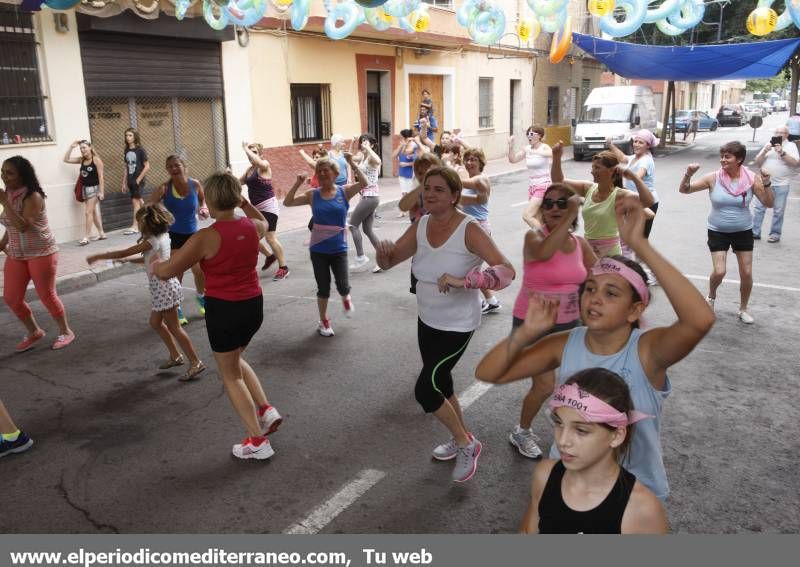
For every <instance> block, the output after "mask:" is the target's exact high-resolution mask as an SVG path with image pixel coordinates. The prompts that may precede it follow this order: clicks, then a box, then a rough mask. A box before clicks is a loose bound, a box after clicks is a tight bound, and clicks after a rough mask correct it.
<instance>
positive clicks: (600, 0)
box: [588, 0, 617, 17]
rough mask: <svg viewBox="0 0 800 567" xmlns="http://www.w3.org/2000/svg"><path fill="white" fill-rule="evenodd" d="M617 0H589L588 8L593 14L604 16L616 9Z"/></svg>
mask: <svg viewBox="0 0 800 567" xmlns="http://www.w3.org/2000/svg"><path fill="white" fill-rule="evenodd" d="M616 4H617V3H616V1H615V0H589V5H588V10H589V13H590V14H591V15H593V16H597V17H603V16H606V15H608V14H610V13H611V12H613V11H614V8H615V7H616Z"/></svg>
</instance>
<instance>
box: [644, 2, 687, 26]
mask: <svg viewBox="0 0 800 567" xmlns="http://www.w3.org/2000/svg"><path fill="white" fill-rule="evenodd" d="M645 4H647V2H645ZM680 4H681V0H664V1H663V2H662V3H661V5H660V6H659V7H657V8H649V7H648V9H647V13H646V14H645V16H644V23H646V24H654V23H656V22H657V21H658V20H663V19H665V18H666V17H667V16H669V15H670V14H672V13H673V12H674V11H675V10H676V9H679V8H680Z"/></svg>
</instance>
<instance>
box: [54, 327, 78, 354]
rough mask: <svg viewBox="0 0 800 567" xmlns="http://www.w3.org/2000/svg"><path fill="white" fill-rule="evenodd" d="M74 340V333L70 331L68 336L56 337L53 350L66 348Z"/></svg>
mask: <svg viewBox="0 0 800 567" xmlns="http://www.w3.org/2000/svg"><path fill="white" fill-rule="evenodd" d="M74 340H75V333H73V332H72V331H70V333H69V334H68V335H58V338H57V339H56V342H54V343H53V350H61V349H62V348H67V347H68V346H69V345H71V344H72V341H74Z"/></svg>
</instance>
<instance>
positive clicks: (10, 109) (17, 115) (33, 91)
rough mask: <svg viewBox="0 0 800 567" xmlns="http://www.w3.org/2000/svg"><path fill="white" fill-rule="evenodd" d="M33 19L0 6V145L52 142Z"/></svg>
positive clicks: (5, 5) (15, 10)
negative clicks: (40, 76)
mask: <svg viewBox="0 0 800 567" xmlns="http://www.w3.org/2000/svg"><path fill="white" fill-rule="evenodd" d="M45 98H46V97H45V96H44V95H43V94H42V86H41V81H40V78H39V55H38V44H37V42H36V32H35V30H34V29H33V18H32V15H31V14H30V13H26V12H22V11H20V9H19V7H18V6H13V5H9V4H0V143H2V144H8V143H22V142H41V141H47V140H50V135H49V132H48V128H47V114H46V112H45Z"/></svg>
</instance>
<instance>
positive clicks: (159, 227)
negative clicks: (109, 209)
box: [86, 203, 206, 382]
mask: <svg viewBox="0 0 800 567" xmlns="http://www.w3.org/2000/svg"><path fill="white" fill-rule="evenodd" d="M173 221H174V217H173V216H172V214H171V213H170V212H169V211H168V210H167V209H165V208H164V207H163V206H162V205H161V204H160V203H154V204H147V205H144V206H142V208H141V209H139V210H138V211H137V212H136V223H137V224H138V226H139V232H140V233H141V235H142V236H141V238H139V240H138V242H137V243H136V244H135V245H134V246H131V247H130V248H126V249H124V250H115V251H111V252H104V253H102V254H92V255H91V256H87V257H86V261H87V262H88V263H89V264H92V263H93V262H96V261H97V260H119V261H122V262H126V261H130V262H137V263H143V264H144V265H145V268H146V270H147V279H148V284H149V288H150V300H151V303H152V312H151V313H150V326H151V327H152V328H153V330H154V331H156V332H157V333H158V336H160V337H161V340H162V341H164V344H165V345H166V347H167V350H168V351H169V360H168V361H166V362H165V363H163V364H161V365H160V366H159V367H158V368H159V370H167V369H169V368H173V367H175V366H182V365H183V364H184V363H185V360H184V358H183V355H182V354H181V353H180V352H179V351H178V345H180V347H181V350H183V352H184V354H186V356H187V357H188V358H189V363H190V364H191V366H190V367H189V370H187V372H186V374H184V375H183V376H182V377H181V378H179V380H181V381H184V382H185V381H190V380H194V379H196V378H197V377H198V376H199V374H200V373H201V372H202V371H203V370H205V369H206V366H205V364H203V362H202V361H201V360H200V359H199V358H198V357H197V352H196V351H195V349H194V345H193V344H192V340H191V339H190V338H189V335H187V334H186V331H184V330H183V328H182V327H181V325H180V323H179V322H178V306H179V305H180V304H181V301H182V300H183V294H182V292H181V284H180V282H178V280H177V278H170V279H168V280H160V279H158V278H157V277H156V276H155V274H153V269H152V266H153V264H155V263H156V262H164V261H166V260H169V255H170V245H169V235H168V230H169V227H170V225H171V224H172V222H173ZM138 254H142V256H138V257H136V258H130V257H131V256H137V255H138ZM176 341H177V344H176Z"/></svg>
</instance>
